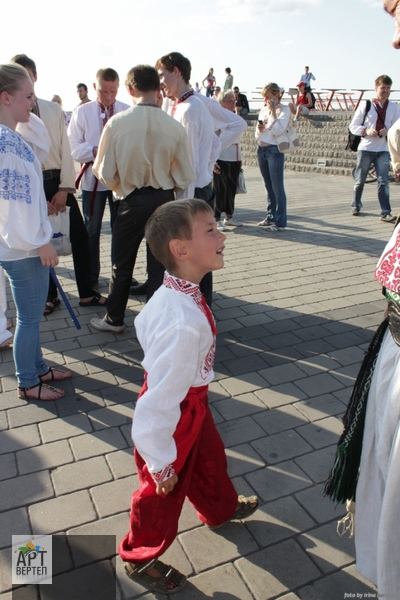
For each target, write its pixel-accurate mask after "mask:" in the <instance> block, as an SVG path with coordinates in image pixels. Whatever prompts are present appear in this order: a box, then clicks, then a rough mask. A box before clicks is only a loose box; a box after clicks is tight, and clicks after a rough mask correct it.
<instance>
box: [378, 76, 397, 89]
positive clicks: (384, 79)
mask: <svg viewBox="0 0 400 600" xmlns="http://www.w3.org/2000/svg"><path fill="white" fill-rule="evenodd" d="M382 84H383V85H392V84H393V81H392V80H391V79H390V77H389V75H379V77H377V78H376V79H375V87H376V86H377V85H382Z"/></svg>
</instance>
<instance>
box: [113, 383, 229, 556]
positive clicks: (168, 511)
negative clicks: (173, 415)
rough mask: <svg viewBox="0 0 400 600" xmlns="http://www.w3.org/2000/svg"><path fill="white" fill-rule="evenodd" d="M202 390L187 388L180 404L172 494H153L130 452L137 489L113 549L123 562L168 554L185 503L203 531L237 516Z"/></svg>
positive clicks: (143, 468) (143, 469) (140, 465)
mask: <svg viewBox="0 0 400 600" xmlns="http://www.w3.org/2000/svg"><path fill="white" fill-rule="evenodd" d="M207 390H208V386H203V387H200V388H191V389H190V390H189V393H188V395H187V396H186V399H185V400H184V401H183V402H182V403H181V411H182V413H181V418H180V420H179V423H178V426H177V428H176V431H175V434H174V439H175V442H176V446H177V459H176V461H175V463H174V467H175V471H176V473H177V474H178V477H179V481H178V483H177V484H176V486H175V487H174V489H173V491H172V492H170V493H169V494H168V495H167V496H164V495H163V496H160V495H158V494H156V486H155V483H154V480H153V478H152V477H151V475H150V473H149V472H148V470H147V466H146V464H145V462H144V460H143V458H142V457H141V456H140V454H139V453H138V452H137V451H136V450H135V451H134V457H135V463H136V467H137V471H138V476H139V481H140V488H139V490H138V491H136V492H135V493H134V494H133V496H132V505H131V517H130V531H129V533H128V534H127V535H126V536H125V537H124V538H123V540H122V541H121V543H120V545H119V548H118V552H119V555H120V556H121V558H122V560H124V561H126V562H132V563H141V562H147V561H149V560H151V559H153V558H158V557H159V556H160V555H161V554H163V553H164V552H165V551H166V550H167V548H168V547H169V546H170V545H171V544H172V542H173V541H174V539H175V537H176V535H177V532H178V521H179V516H180V514H181V511H182V506H183V503H184V500H185V498H186V497H187V498H188V500H189V501H190V502H191V503H192V504H193V506H194V507H195V509H196V510H197V514H198V517H199V519H200V520H201V521H203V522H204V523H206V524H207V525H220V524H221V523H224V522H225V521H228V520H229V519H230V518H231V517H232V515H233V513H234V512H235V510H236V506H237V501H238V495H237V492H236V490H235V488H234V487H233V484H232V482H231V480H230V478H229V476H228V473H227V462H226V456H225V448H224V445H223V443H222V440H221V437H220V435H219V433H218V431H217V429H216V427H215V424H214V420H213V418H212V415H211V411H210V409H209V407H208V398H207ZM139 401H140V400H139Z"/></svg>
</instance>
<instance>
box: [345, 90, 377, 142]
mask: <svg viewBox="0 0 400 600" xmlns="http://www.w3.org/2000/svg"><path fill="white" fill-rule="evenodd" d="M370 108H371V100H367V101H366V103H365V113H364V118H363V120H362V123H361V125H364V121H365V117H366V116H367V112H368V111H369V109H370ZM360 142H361V135H355V134H354V133H351V131H350V129H349V134H348V139H347V145H346V150H351V151H352V152H357V150H358V146H359V145H360Z"/></svg>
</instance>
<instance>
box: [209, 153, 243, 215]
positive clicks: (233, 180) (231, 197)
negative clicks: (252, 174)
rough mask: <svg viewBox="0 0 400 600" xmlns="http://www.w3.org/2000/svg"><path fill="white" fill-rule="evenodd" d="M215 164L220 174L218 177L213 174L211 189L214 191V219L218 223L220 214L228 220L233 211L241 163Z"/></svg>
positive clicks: (224, 162) (222, 162) (219, 161)
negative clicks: (223, 214) (224, 215)
mask: <svg viewBox="0 0 400 600" xmlns="http://www.w3.org/2000/svg"><path fill="white" fill-rule="evenodd" d="M217 163H218V165H219V168H220V169H221V173H219V174H218V175H217V173H214V176H213V188H214V191H215V218H216V219H217V221H219V220H220V218H221V213H225V214H226V216H227V218H229V217H231V216H232V215H233V213H234V211H235V196H236V187H237V180H238V177H239V172H240V165H241V163H240V162H230V161H229V162H228V161H226V160H217Z"/></svg>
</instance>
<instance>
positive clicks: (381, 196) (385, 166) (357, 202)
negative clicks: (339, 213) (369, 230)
mask: <svg viewBox="0 0 400 600" xmlns="http://www.w3.org/2000/svg"><path fill="white" fill-rule="evenodd" d="M372 164H374V165H375V170H376V175H377V177H378V182H377V183H378V200H379V204H380V207H381V216H384V215H388V214H390V212H391V208H390V199H389V198H390V192H389V167H390V154H389V152H370V151H369V150H358V151H357V164H356V169H355V172H354V180H355V182H354V197H353V202H352V203H351V206H352V207H353V208H358V210H360V209H361V207H362V202H361V196H362V193H363V190H364V184H365V180H366V178H367V175H368V171H369V168H370V166H371V165H372Z"/></svg>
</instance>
